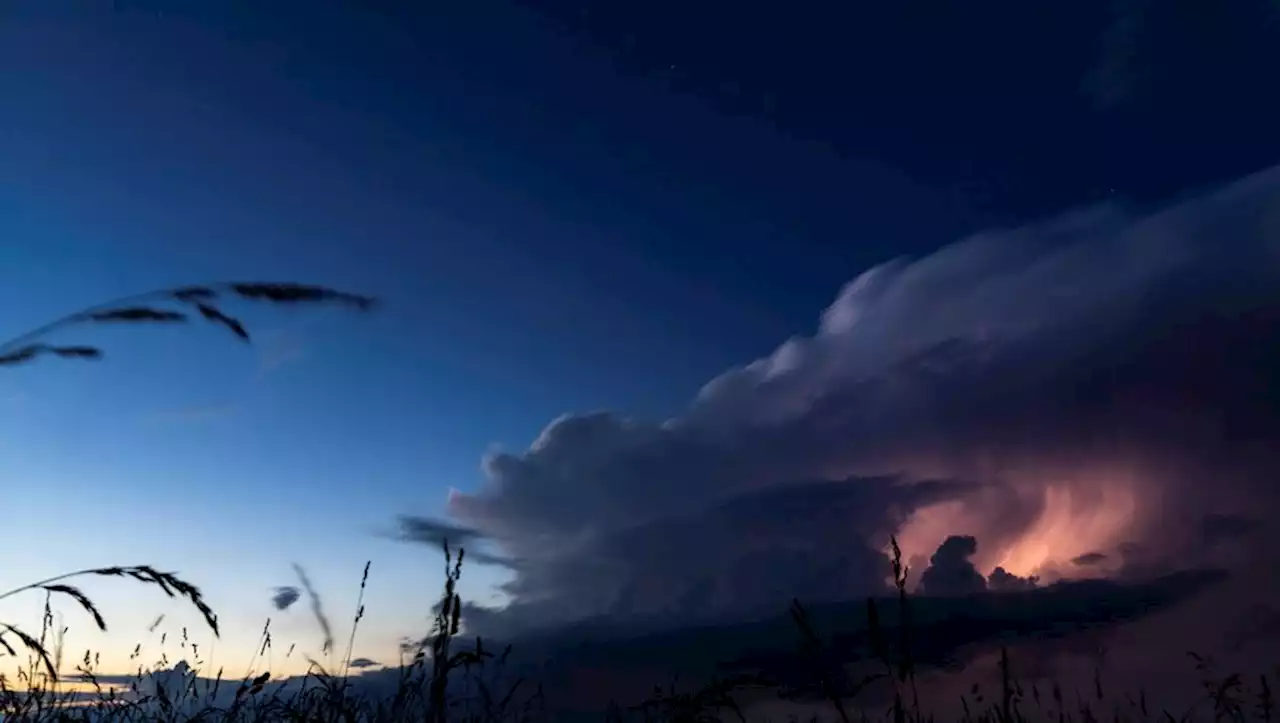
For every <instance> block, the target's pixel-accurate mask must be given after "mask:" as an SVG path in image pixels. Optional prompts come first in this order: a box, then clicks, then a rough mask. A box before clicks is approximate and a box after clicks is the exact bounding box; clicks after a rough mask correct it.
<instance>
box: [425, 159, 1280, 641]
mask: <svg viewBox="0 0 1280 723" xmlns="http://www.w3.org/2000/svg"><path fill="white" fill-rule="evenodd" d="M1278 245H1280V170H1269V171H1267V172H1265V173H1262V174H1259V175H1256V176H1253V177H1250V178H1247V179H1244V180H1242V181H1240V182H1238V183H1236V184H1234V185H1232V186H1230V187H1227V188H1224V189H1222V190H1219V191H1216V192H1214V193H1211V194H1208V195H1205V196H1203V197H1200V198H1198V199H1195V200H1192V201H1188V202H1186V203H1183V204H1181V205H1178V206H1174V207H1172V208H1169V209H1166V210H1162V211H1158V212H1155V213H1151V214H1147V215H1142V216H1131V215H1127V214H1125V213H1123V212H1122V211H1120V210H1118V209H1113V208H1097V209H1087V210H1084V211H1079V212H1075V213H1070V214H1067V215H1064V216H1062V217H1060V218H1057V219H1054V220H1052V221H1049V222H1047V223H1044V224H1039V225H1034V226H1029V227H1026V228H1018V229H1008V230H997V231H991V232H988V233H983V234H978V235H976V236H974V237H972V238H969V239H966V240H963V241H961V242H959V243H956V244H953V245H951V246H948V247H945V248H943V249H941V250H939V251H938V252H936V253H934V254H931V255H929V256H925V257H923V258H920V259H917V260H907V259H900V260H895V261H891V262H889V263H886V264H884V265H881V266H879V267H876V268H874V269H871V270H869V271H867V272H866V273H864V274H862V275H860V276H859V277H858V278H856V279H855V280H853V281H852V282H850V283H849V284H848V285H847V286H846V287H845V288H844V289H843V290H841V292H840V293H839V295H838V296H837V297H836V299H835V301H834V302H833V303H832V304H831V306H830V307H829V308H828V309H827V310H826V311H825V312H824V313H823V315H822V318H821V320H820V323H819V326H818V329H817V331H816V332H815V333H814V334H813V335H811V336H797V337H795V338H793V339H791V340H789V341H787V342H785V343H784V344H782V345H781V346H780V347H778V349H777V350H776V351H775V352H774V353H773V354H771V355H769V356H767V357H765V358H762V359H759V360H756V361H754V362H751V363H749V364H746V365H744V366H742V367H739V368H736V369H732V370H730V371H727V372H726V373H724V374H722V375H720V376H719V377H717V378H716V379H713V380H711V381H710V382H709V383H708V384H707V385H706V386H705V387H704V388H703V389H702V391H701V392H700V393H699V394H698V396H697V398H696V399H694V400H693V401H692V403H691V404H690V405H689V407H688V408H687V409H685V410H684V411H683V412H682V413H681V414H680V415H678V416H677V417H675V418H672V419H669V420H667V421H665V422H662V423H657V422H647V421H643V420H636V419H631V418H627V417H624V416H620V415H615V414H611V413H606V412H597V413H591V414H577V415H566V416H563V417H561V418H559V419H557V420H555V421H553V422H552V423H551V424H550V425H548V427H547V428H546V429H545V430H544V431H543V433H542V435H541V436H540V437H539V438H538V439H537V440H536V441H535V442H534V444H533V445H532V446H531V447H530V448H529V449H528V450H527V451H525V452H523V453H519V454H496V455H493V456H490V457H489V458H487V459H486V460H485V463H484V473H485V481H484V483H483V484H482V486H481V487H480V488H479V489H478V490H476V491H474V492H457V491H455V492H453V493H452V494H451V496H450V498H449V501H448V511H449V514H450V516H451V517H452V521H451V522H449V523H447V524H448V525H451V526H452V527H453V529H455V530H458V531H465V534H466V535H468V536H471V537H472V538H473V539H475V540H479V539H484V540H487V541H489V542H490V543H491V544H493V545H496V546H497V548H498V549H500V550H501V552H502V557H503V559H505V560H508V561H509V562H510V566H511V567H512V568H513V570H514V572H515V574H514V579H513V580H512V582H511V583H510V584H509V585H508V586H507V589H506V592H507V594H508V595H509V596H510V598H511V600H512V604H511V606H510V607H509V608H508V609H507V610H505V611H503V612H494V611H490V612H488V613H485V612H483V611H479V610H474V611H472V614H471V617H470V618H469V620H471V621H472V622H475V621H478V620H481V619H483V620H484V621H485V623H486V624H489V625H492V626H494V628H495V629H496V628H501V627H502V626H504V625H506V626H514V627H519V626H520V625H536V624H544V623H547V622H562V621H566V620H573V619H578V618H584V617H591V616H601V615H603V616H606V617H612V618H614V619H617V620H645V619H656V618H666V619H688V618H690V617H693V618H696V617H698V616H708V615H717V614H725V615H728V614H734V613H739V612H745V611H747V610H749V609H752V608H754V607H757V606H763V605H768V604H774V605H778V604H781V605H785V601H786V600H788V599H789V598H790V596H791V595H793V594H799V593H801V592H803V593H805V594H814V595H824V594H825V595H831V596H858V595H862V594H867V593H871V592H877V591H879V590H882V589H883V585H884V580H885V577H886V574H885V569H886V568H885V565H886V564H887V561H886V558H885V556H884V549H885V545H886V543H887V540H888V535H889V534H891V533H898V534H899V536H900V539H901V541H902V545H903V552H904V554H905V556H906V557H907V559H908V560H918V559H920V558H921V557H922V556H928V555H931V554H934V553H935V552H941V551H940V550H939V549H938V548H939V545H943V546H944V547H946V545H944V543H945V542H947V541H948V539H949V538H952V536H954V535H972V536H973V537H974V538H976V543H977V544H976V545H975V547H974V550H973V551H972V552H971V553H970V555H962V556H961V558H951V557H944V559H943V560H942V562H944V563H947V562H948V561H949V562H951V563H956V562H957V559H961V560H962V562H963V563H964V564H965V565H969V566H970V567H968V568H964V570H963V572H964V573H965V574H964V575H962V577H963V578H964V581H965V584H966V585H969V584H972V586H977V585H978V582H980V581H982V580H983V578H984V577H986V579H987V584H988V585H991V586H995V585H997V584H998V585H1010V584H1013V585H1017V584H1020V583H1016V582H1015V581H1014V580H1015V579H1022V578H1026V577H1027V576H1029V575H1033V574H1035V575H1040V576H1042V577H1043V578H1044V579H1045V581H1046V582H1051V581H1052V580H1054V579H1058V578H1061V577H1071V576H1076V575H1081V574H1096V573H1097V571H1098V570H1103V571H1107V572H1108V573H1109V574H1125V575H1136V574H1139V573H1141V574H1152V573H1154V572H1158V571H1160V570H1162V569H1168V568H1171V567H1180V566H1182V567H1185V566H1193V565H1197V564H1202V563H1208V562H1215V561H1221V560H1224V559H1227V558H1226V557H1224V555H1223V554H1222V553H1219V552H1215V551H1214V550H1215V548H1214V546H1213V545H1206V544H1205V543H1206V540H1207V539H1209V538H1212V539H1214V540H1218V541H1223V540H1236V541H1240V540H1243V539H1246V537H1245V535H1247V534H1255V535H1256V534H1259V532H1258V531H1257V530H1253V531H1249V530H1246V529H1244V528H1246V527H1248V525H1247V523H1242V522H1241V520H1244V519H1245V516H1244V515H1243V513H1244V512H1245V511H1248V512H1250V515H1249V516H1248V517H1249V519H1252V518H1254V517H1256V516H1266V515H1269V514H1272V513H1274V512H1275V511H1276V506H1277V505H1276V504H1275V501H1276V495H1275V493H1274V492H1272V485H1271V482H1272V480H1273V479H1274V473H1275V472H1277V471H1280V464H1277V459H1276V457H1277V453H1276V451H1274V450H1275V445H1274V443H1273V442H1274V439H1275V435H1276V434H1277V433H1280V425H1278V424H1277V417H1276V415H1275V413H1274V410H1275V409H1276V408H1277V405H1278V404H1280V398H1278V397H1277V394H1280V392H1277V391H1276V390H1280V379H1278V378H1277V376H1278V375H1280V255H1278V254H1277V250H1278ZM929 480H932V481H929ZM1206 515H1209V517H1206ZM432 524H435V525H439V524H441V523H432ZM423 529H427V530H428V531H429V532H430V531H431V530H433V529H435V528H430V527H429V526H428V527H425V528H423ZM433 535H434V533H432V534H426V535H420V536H418V537H419V538H420V539H422V540H423V541H430V540H434V539H435V537H434V536H433ZM410 537H413V536H412V535H410ZM951 544H953V545H958V544H959V543H951ZM1224 544H1225V543H1224ZM1219 547H1221V545H1219ZM965 549H968V548H967V547H966V548H965ZM1224 549H1225V548H1224ZM1091 553H1099V554H1103V555H1106V556H1107V558H1106V560H1102V559H1100V560H1099V561H1098V562H1099V563H1100V565H1097V566H1089V567H1090V568H1091V569H1085V568H1083V567H1082V566H1079V565H1073V564H1072V562H1071V561H1072V560H1073V559H1075V558H1080V557H1081V556H1087V555H1089V554H1091ZM935 557H936V555H935ZM1102 563H1106V564H1102ZM1111 563H1114V566H1115V568H1114V569H1111V568H1109V567H1107V565H1108V564H1111ZM934 565H935V567H937V560H935V563H934ZM996 568H1000V569H1001V570H1002V571H1003V572H1002V573H999V574H997V573H995V570H996ZM951 572H952V573H955V572H957V570H956V569H952V570H951ZM941 573H942V571H941V570H939V571H938V572H937V573H936V574H935V577H937V576H938V575H941ZM970 573H972V574H970ZM925 575H926V576H927V575H928V573H927V571H926V573H925ZM937 579H938V580H943V579H944V578H943V577H937ZM957 579H959V578H957ZM920 582H921V584H925V585H926V586H927V585H928V580H927V579H926V578H925V577H922V578H921V580H920ZM953 582H954V580H953ZM934 584H938V585H944V586H947V585H946V584H944V583H941V582H939V583H934Z"/></svg>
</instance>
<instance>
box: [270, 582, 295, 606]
mask: <svg viewBox="0 0 1280 723" xmlns="http://www.w3.org/2000/svg"><path fill="white" fill-rule="evenodd" d="M301 596H302V593H301V592H300V591H299V590H298V588H296V587H291V586H284V587H278V588H276V591H275V594H273V595H272V596H271V604H272V605H274V606H275V608H276V610H288V609H289V608H290V607H292V606H293V604H294V603H296V602H298V598H299V597H301Z"/></svg>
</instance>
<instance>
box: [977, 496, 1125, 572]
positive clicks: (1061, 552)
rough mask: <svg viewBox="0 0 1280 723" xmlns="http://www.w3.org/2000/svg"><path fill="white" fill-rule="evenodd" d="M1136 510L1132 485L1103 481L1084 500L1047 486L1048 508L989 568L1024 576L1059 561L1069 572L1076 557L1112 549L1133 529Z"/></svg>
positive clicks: (1041, 570)
mask: <svg viewBox="0 0 1280 723" xmlns="http://www.w3.org/2000/svg"><path fill="white" fill-rule="evenodd" d="M1136 512H1137V499H1136V496H1135V495H1134V494H1133V490H1132V488H1131V487H1129V486H1125V485H1118V484H1117V485H1103V486H1100V487H1099V488H1098V489H1096V490H1091V491H1090V494H1088V495H1084V499H1081V495H1080V494H1078V493H1074V492H1073V490H1072V489H1071V488H1070V487H1067V486H1053V485H1051V486H1049V487H1046V488H1045V489H1044V509H1043V510H1042V511H1041V513H1040V516H1039V517H1038V518H1036V521H1035V523H1033V524H1032V525H1031V527H1030V529H1028V530H1027V531H1026V532H1025V533H1023V534H1022V535H1020V536H1019V537H1018V539H1017V540H1016V541H1015V542H1014V543H1013V544H1011V545H1006V546H1005V547H1004V549H1003V550H1001V551H1000V554H999V557H998V558H997V559H996V562H995V564H994V565H992V566H991V568H992V569H994V568H995V567H997V566H999V567H1003V568H1004V569H1005V570H1007V571H1008V572H1011V573H1013V574H1014V575H1018V576H1020V577H1025V576H1027V575H1032V574H1039V573H1043V572H1045V571H1046V568H1047V567H1048V566H1050V565H1053V566H1058V565H1061V566H1064V567H1066V568H1067V569H1068V571H1067V572H1066V573H1065V574H1066V575H1067V576H1070V574H1071V573H1070V572H1069V570H1070V567H1071V566H1070V562H1071V560H1072V558H1075V557H1079V556H1080V555H1084V554H1087V553H1090V552H1099V551H1106V550H1110V549H1112V548H1114V547H1115V546H1116V545H1118V544H1119V543H1120V542H1121V541H1122V538H1123V536H1124V535H1125V534H1126V533H1127V532H1128V531H1129V530H1130V528H1131V525H1132V523H1133V521H1134V518H1135V515H1136ZM985 572H987V573H990V570H985Z"/></svg>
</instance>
